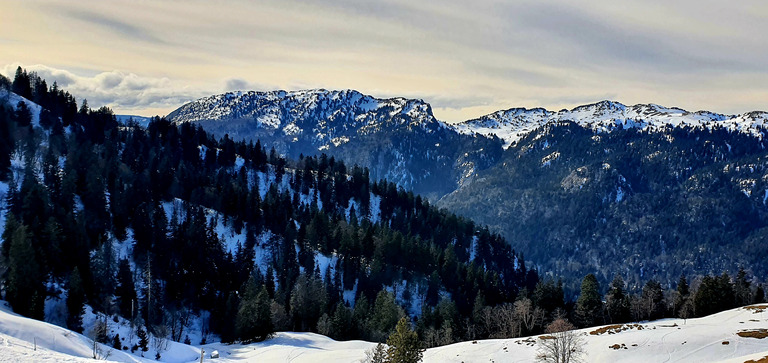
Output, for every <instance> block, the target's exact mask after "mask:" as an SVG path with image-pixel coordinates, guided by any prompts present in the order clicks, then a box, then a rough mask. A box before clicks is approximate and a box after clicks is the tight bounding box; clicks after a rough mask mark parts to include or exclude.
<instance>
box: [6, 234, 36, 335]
mask: <svg viewBox="0 0 768 363" xmlns="http://www.w3.org/2000/svg"><path fill="white" fill-rule="evenodd" d="M44 280H45V275H44V274H43V273H42V271H41V268H40V265H39V264H38V262H37V257H36V256H35V250H34V249H33V248H32V242H31V238H30V234H29V232H27V227H26V226H24V225H20V226H19V227H18V228H16V230H15V231H14V232H13V234H12V237H11V240H10V251H9V255H8V278H7V280H6V284H5V285H6V299H7V300H8V302H9V303H10V304H11V307H12V308H13V309H14V311H16V312H17V313H19V314H21V315H24V316H28V317H31V318H35V319H39V320H42V319H43V302H44V301H45V287H44V285H43V282H44Z"/></svg>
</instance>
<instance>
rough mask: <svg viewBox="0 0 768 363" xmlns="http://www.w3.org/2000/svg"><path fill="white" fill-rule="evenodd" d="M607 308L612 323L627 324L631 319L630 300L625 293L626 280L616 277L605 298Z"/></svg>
mask: <svg viewBox="0 0 768 363" xmlns="http://www.w3.org/2000/svg"><path fill="white" fill-rule="evenodd" d="M605 308H606V311H607V312H608V318H609V319H610V322H611V323H614V324H615V323H626V322H628V321H629V319H630V312H629V299H628V298H627V294H626V291H624V280H623V279H622V278H621V276H620V275H616V277H615V278H614V279H613V282H611V288H610V290H608V294H606V296H605Z"/></svg>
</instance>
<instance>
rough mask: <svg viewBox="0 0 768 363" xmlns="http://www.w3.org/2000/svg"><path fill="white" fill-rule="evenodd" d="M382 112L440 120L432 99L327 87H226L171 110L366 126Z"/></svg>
mask: <svg viewBox="0 0 768 363" xmlns="http://www.w3.org/2000/svg"><path fill="white" fill-rule="evenodd" d="M374 116H375V117H374ZM382 116H385V118H387V119H391V120H392V121H395V122H401V123H403V122H407V123H409V124H414V125H415V124H425V123H434V122H439V121H437V120H436V119H435V117H434V115H432V108H431V107H430V106H429V104H427V103H425V102H424V101H422V100H409V99H405V98H389V99H380V98H375V97H372V96H368V95H364V94H362V93H360V92H358V91H355V90H341V91H328V90H325V89H311V90H300V91H269V92H257V91H247V92H243V91H238V92H227V93H223V94H219V95H213V96H209V97H204V98H201V99H198V100H196V101H193V102H190V103H187V104H185V105H183V106H182V107H180V108H179V109H177V110H175V111H173V112H172V113H171V114H169V115H168V117H169V119H171V120H172V121H174V122H195V121H215V120H222V121H224V120H233V119H252V120H254V121H256V122H257V123H258V125H259V126H261V127H264V128H272V129H278V128H283V127H285V126H288V125H290V124H292V123H296V122H298V121H300V120H302V119H304V120H307V119H310V120H313V121H316V122H318V123H321V122H323V121H325V122H334V121H339V120H345V121H351V122H356V123H358V124H361V125H364V124H369V123H370V122H371V121H373V120H374V119H379V120H380V119H382ZM403 116H407V117H403Z"/></svg>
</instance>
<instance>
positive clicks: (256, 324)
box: [235, 276, 273, 343]
mask: <svg viewBox="0 0 768 363" xmlns="http://www.w3.org/2000/svg"><path fill="white" fill-rule="evenodd" d="M235 321H236V325H235V329H236V331H237V336H238V339H239V340H241V341H242V342H244V343H249V342H258V341H262V340H264V339H267V338H268V337H269V335H270V334H272V333H273V328H272V319H271V312H270V300H269V293H268V292H267V289H266V288H265V287H263V286H262V287H261V288H260V289H259V287H258V285H257V283H256V279H255V278H254V277H253V276H251V278H250V279H248V282H246V288H245V291H244V293H243V296H242V299H241V300H240V306H239V307H238V310H237V317H236V320H235Z"/></svg>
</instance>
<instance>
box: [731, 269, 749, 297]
mask: <svg viewBox="0 0 768 363" xmlns="http://www.w3.org/2000/svg"><path fill="white" fill-rule="evenodd" d="M733 290H734V293H735V296H734V298H735V304H736V306H745V305H749V304H751V303H752V284H751V283H750V282H749V281H747V272H746V271H744V268H743V267H740V268H739V272H738V273H737V274H736V279H735V281H734V284H733Z"/></svg>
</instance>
